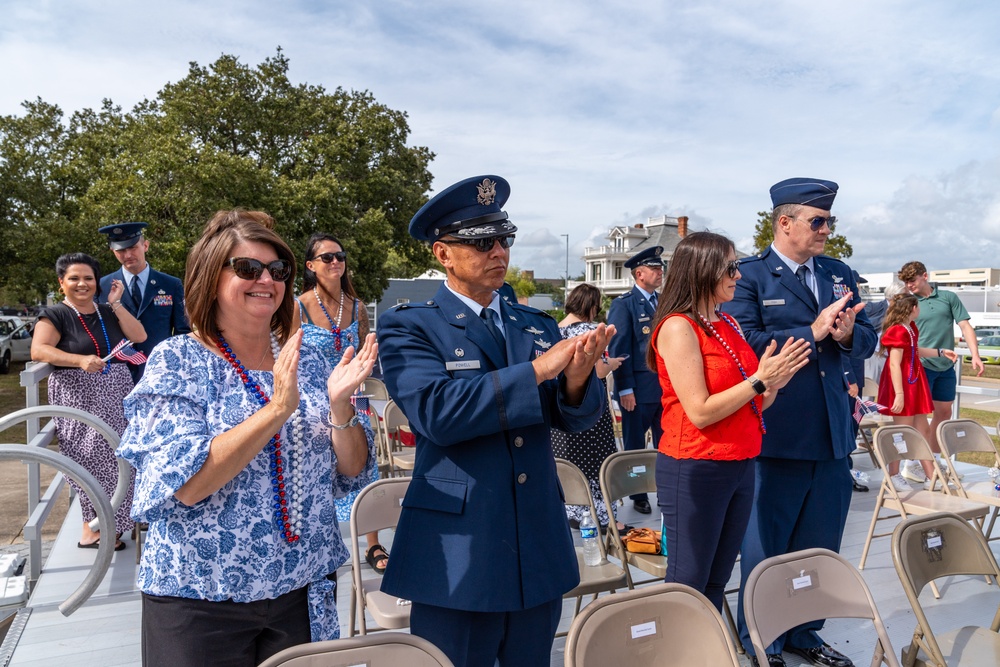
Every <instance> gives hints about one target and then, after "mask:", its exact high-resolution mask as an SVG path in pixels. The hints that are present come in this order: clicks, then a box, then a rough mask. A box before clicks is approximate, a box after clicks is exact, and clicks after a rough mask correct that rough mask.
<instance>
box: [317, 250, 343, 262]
mask: <svg viewBox="0 0 1000 667" xmlns="http://www.w3.org/2000/svg"><path fill="white" fill-rule="evenodd" d="M317 259H318V260H320V261H321V262H323V263H324V264H331V263H332V262H333V260H337V261H338V262H340V263H341V264H343V263H344V262H346V261H347V251H346V250H338V251H337V252H324V253H323V254H321V255H316V256H314V257H310V258H309V261H310V262H311V261H313V260H317Z"/></svg>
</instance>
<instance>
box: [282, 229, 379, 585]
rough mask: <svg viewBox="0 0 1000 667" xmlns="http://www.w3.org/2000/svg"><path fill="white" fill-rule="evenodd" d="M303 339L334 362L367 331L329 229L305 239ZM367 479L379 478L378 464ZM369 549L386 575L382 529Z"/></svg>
mask: <svg viewBox="0 0 1000 667" xmlns="http://www.w3.org/2000/svg"><path fill="white" fill-rule="evenodd" d="M296 302H297V303H298V311H299V320H300V322H301V326H302V331H303V338H302V344H303V345H309V346H311V347H315V348H316V349H318V350H319V351H320V352H321V353H322V354H323V356H324V357H326V359H327V361H329V363H330V364H331V365H332V366H336V365H337V364H338V363H340V358H341V356H343V354H344V350H345V349H346V348H347V347H348V346H350V345H354V346H355V347H358V346H359V345H361V344H363V341H364V340H365V338H366V337H367V336H368V331H369V324H368V309H367V308H365V304H364V302H363V301H361V299H359V298H358V293H357V291H356V290H355V289H354V285H353V284H352V283H351V272H350V271H349V270H348V268H347V251H346V250H345V249H344V245H343V244H342V243H341V242H340V240H339V239H338V238H337V237H335V236H333V235H331V234H327V233H325V232H316V233H315V234H313V235H312V236H310V237H309V240H308V241H307V242H306V267H305V273H304V275H303V278H302V294H300V295H299V297H298V299H296ZM373 473H374V474H373V475H372V476H371V477H370V478H369V479H368V480H367V481H366V482H365V484H366V485H367V484H371V483H372V482H374V481H375V480H377V479H378V467H375V468H374V469H373ZM359 492H360V489H359V490H358V491H355V492H354V493H351V494H348V495H347V496H344V497H343V498H337V501H336V505H337V520H338V521H341V522H347V521H350V520H351V507H353V505H354V499H355V498H357V496H358V493H359ZM365 537H366V539H367V540H368V550H367V551H366V552H365V560H366V561H368V564H369V565H370V566H371V567H372V569H373V570H375V572H377V573H378V574H382V573H383V572H385V566H386V565H388V563H389V552H388V551H386V549H385V547H383V546H382V545H381V544H379V541H378V533H377V532H372V533H368V535H366V536H365Z"/></svg>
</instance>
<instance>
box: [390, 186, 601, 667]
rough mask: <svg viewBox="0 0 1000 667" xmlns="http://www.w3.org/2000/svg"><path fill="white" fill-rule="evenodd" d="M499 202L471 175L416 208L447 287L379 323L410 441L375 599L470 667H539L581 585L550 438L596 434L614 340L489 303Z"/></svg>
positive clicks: (508, 228)
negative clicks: (393, 602) (601, 369)
mask: <svg viewBox="0 0 1000 667" xmlns="http://www.w3.org/2000/svg"><path fill="white" fill-rule="evenodd" d="M509 195H510V186H509V185H508V184H507V181H505V180H504V179H502V178H500V177H498V176H477V177H475V178H469V179H465V180H463V181H461V182H459V183H456V184H455V185H453V186H451V187H449V188H447V189H445V190H442V191H441V192H440V193H438V194H437V195H436V196H435V197H434V198H433V199H431V200H430V201H429V202H427V204H425V205H424V206H423V207H422V208H421V209H420V210H419V211H418V212H417V214H416V215H414V216H413V219H412V220H411V221H410V234H411V235H412V236H413V237H414V238H416V239H418V240H421V241H426V242H428V243H431V244H432V245H431V248H432V251H433V252H434V256H435V257H436V258H437V260H438V262H440V263H441V265H442V266H443V267H444V269H445V271H446V272H447V280H446V282H445V284H443V285H442V286H441V288H440V289H439V290H438V292H437V294H436V295H435V296H434V298H433V299H432V300H430V301H428V302H426V303H421V304H416V303H409V304H403V305H401V306H398V307H397V308H396V309H395V310H392V311H389V312H388V313H386V314H384V315H382V316H381V317H380V318H379V321H378V338H379V352H380V357H381V361H382V368H383V372H384V377H385V382H386V386H387V388H388V390H389V394H390V395H391V396H392V398H393V399H394V400H395V401H396V403H397V404H398V405H399V406H400V407H401V408H402V410H403V413H404V414H405V415H406V416H407V418H408V419H409V422H410V426H411V427H412V429H413V433H414V435H415V436H416V441H417V448H416V460H415V464H414V469H413V477H412V480H411V481H410V486H409V489H408V491H407V493H406V498H405V499H404V501H403V509H402V513H401V515H400V518H399V524H398V525H397V528H396V538H395V540H394V542H393V545H392V546H393V551H392V558H390V559H389V564H388V566H387V568H386V571H385V576H384V580H383V582H382V590H383V591H385V592H387V593H389V594H391V595H394V596H398V597H401V598H404V599H407V600H411V601H412V607H411V611H410V628H411V631H412V632H413V634H415V635H419V636H421V637H424V638H425V639H428V640H429V641H431V642H432V643H434V644H435V645H437V646H438V647H439V648H440V649H441V650H442V651H443V652H444V653H445V654H446V655H448V657H449V658H451V660H452V662H454V663H455V664H456V665H469V666H472V667H477V666H483V667H492V666H493V665H494V664H496V661H497V660H499V663H500V665H502V666H506V665H518V666H520V665H541V664H548V663H549V658H550V653H551V650H552V640H553V637H554V635H555V632H556V628H557V626H558V624H559V619H560V616H561V612H562V596H563V594H564V593H566V592H567V591H569V590H571V589H572V588H573V587H574V586H576V585H577V583H578V582H579V572H578V571H577V568H576V554H575V552H574V550H573V539H572V537H571V535H570V530H569V524H568V522H567V521H566V512H565V509H564V507H563V499H562V494H561V492H560V487H559V482H558V479H557V477H556V467H555V461H554V459H553V455H552V444H551V440H550V427H552V426H555V427H558V428H560V429H562V430H565V431H580V430H583V429H586V428H589V427H591V426H593V425H594V424H595V423H596V422H597V420H598V418H599V417H600V415H601V413H602V411H603V407H604V404H605V399H604V397H603V392H602V391H601V387H602V385H601V383H600V381H599V380H598V379H597V374H596V373H595V372H594V363H595V362H596V361H597V360H598V359H600V358H601V354H602V353H603V351H604V349H605V347H606V346H607V342H608V339H609V338H610V337H611V335H612V334H613V332H614V329H613V327H605V326H603V325H601V326H600V327H598V329H597V330H595V331H593V332H590V333H588V334H585V335H583V336H578V337H576V338H572V339H569V340H562V338H561V336H560V335H559V328H558V326H557V325H556V322H555V320H554V319H552V318H551V317H549V316H548V315H547V314H545V313H543V312H541V311H538V310H535V309H534V308H529V307H527V306H522V305H520V304H517V303H516V302H512V301H508V300H505V299H502V298H501V297H500V294H499V292H500V290H501V288H502V286H503V285H504V276H505V275H506V273H507V263H508V261H509V259H510V246H511V244H512V243H513V242H514V232H516V231H517V227H515V226H514V224H513V223H512V222H511V221H510V220H508V219H507V213H506V212H504V211H503V210H501V206H502V205H503V204H504V202H505V201H506V200H507V197H508V196H509Z"/></svg>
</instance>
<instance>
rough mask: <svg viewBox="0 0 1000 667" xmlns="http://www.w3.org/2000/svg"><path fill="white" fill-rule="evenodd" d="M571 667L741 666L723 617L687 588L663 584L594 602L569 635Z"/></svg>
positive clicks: (574, 623) (701, 596) (697, 593)
mask: <svg viewBox="0 0 1000 667" xmlns="http://www.w3.org/2000/svg"><path fill="white" fill-rule="evenodd" d="M564 664H565V665H566V667H609V666H613V665H623V666H625V665H662V666H665V667H671V666H673V667H724V666H725V665H732V666H733V667H736V666H738V665H739V664H740V661H739V658H738V657H737V656H736V649H735V648H734V647H733V642H732V640H731V639H730V638H729V633H728V632H727V631H726V624H725V622H724V621H723V620H722V616H720V615H719V612H718V611H717V610H716V609H715V607H714V606H713V605H712V603H711V602H709V601H708V598H706V597H705V596H704V595H702V594H701V593H699V592H698V591H696V590H694V589H693V588H691V587H689V586H685V585H684V584H658V585H656V586H646V587H645V588H638V589H636V590H632V591H625V592H622V593H616V594H614V595H607V596H604V597H601V598H598V599H597V600H595V601H594V602H591V603H590V604H588V605H587V606H586V607H584V609H583V611H581V612H580V614H579V615H578V616H577V617H576V618H575V619H574V620H573V625H572V626H570V629H569V635H568V636H567V637H566V654H565V662H564Z"/></svg>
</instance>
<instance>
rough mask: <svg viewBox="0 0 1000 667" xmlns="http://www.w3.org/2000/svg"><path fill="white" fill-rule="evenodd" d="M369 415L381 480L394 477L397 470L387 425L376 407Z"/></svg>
mask: <svg viewBox="0 0 1000 667" xmlns="http://www.w3.org/2000/svg"><path fill="white" fill-rule="evenodd" d="M369 415H370V416H369V421H370V422H371V426H372V435H373V437H374V438H375V459H376V461H377V462H378V472H379V478H380V479H385V478H387V477H394V476H395V473H396V469H395V468H394V467H393V465H392V459H390V457H389V436H388V435H387V434H386V432H385V424H384V423H383V422H382V417H381V416H380V415H379V414H378V411H376V410H375V408H374V407H372V408H371V409H370V410H369Z"/></svg>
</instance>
